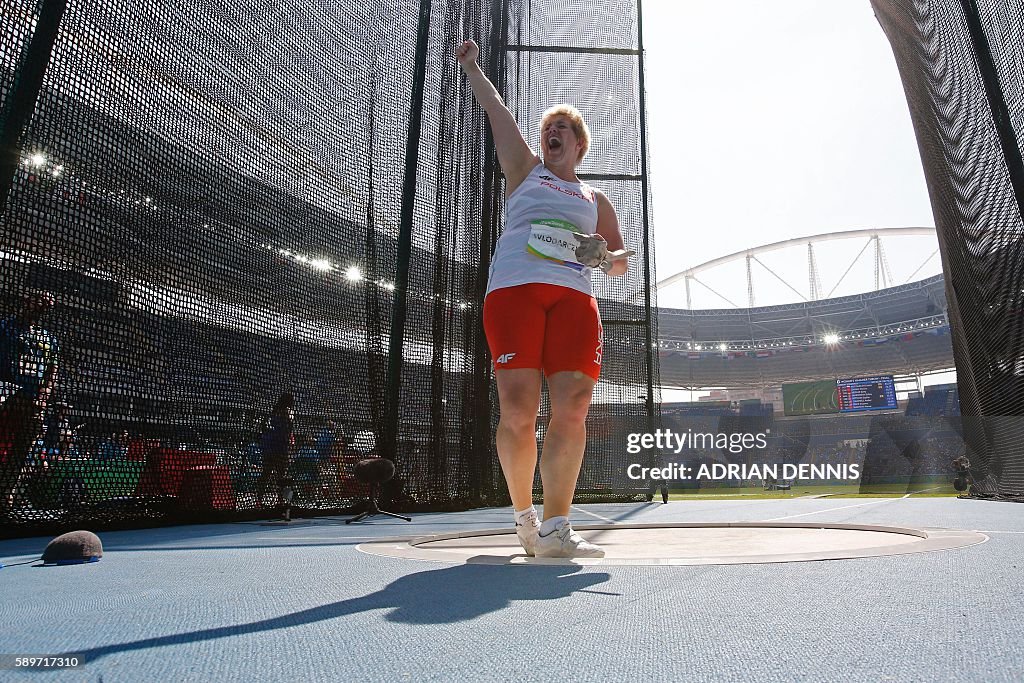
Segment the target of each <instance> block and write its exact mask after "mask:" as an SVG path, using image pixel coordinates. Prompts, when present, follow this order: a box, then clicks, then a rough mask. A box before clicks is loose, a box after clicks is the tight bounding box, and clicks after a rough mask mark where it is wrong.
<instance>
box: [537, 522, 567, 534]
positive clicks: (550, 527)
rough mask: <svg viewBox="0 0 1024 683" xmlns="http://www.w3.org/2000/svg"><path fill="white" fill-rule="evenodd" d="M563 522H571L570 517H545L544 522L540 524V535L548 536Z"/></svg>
mask: <svg viewBox="0 0 1024 683" xmlns="http://www.w3.org/2000/svg"><path fill="white" fill-rule="evenodd" d="M562 522H566V523H568V522H569V518H568V517H552V518H550V519H545V520H544V523H543V524H541V525H540V535H541V536H547V535H548V534H550V533H551V532H552V531H554V530H555V529H557V528H558V525H559V524H561V523H562Z"/></svg>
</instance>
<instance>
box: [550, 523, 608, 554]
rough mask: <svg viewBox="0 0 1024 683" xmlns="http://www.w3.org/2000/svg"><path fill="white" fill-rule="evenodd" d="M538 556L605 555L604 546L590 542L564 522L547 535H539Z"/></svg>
mask: <svg viewBox="0 0 1024 683" xmlns="http://www.w3.org/2000/svg"><path fill="white" fill-rule="evenodd" d="M536 555H537V557H604V548H602V547H601V546H599V545H594V544H593V543H590V542H588V541H586V540H584V538H583V537H582V536H580V535H579V534H578V533H576V532H575V531H573V528H572V526H570V524H569V522H567V521H566V522H562V523H561V524H559V525H558V526H557V527H555V530H554V531H552V532H551V533H550V534H548V535H547V536H540V535H539V534H538V536H537V547H536Z"/></svg>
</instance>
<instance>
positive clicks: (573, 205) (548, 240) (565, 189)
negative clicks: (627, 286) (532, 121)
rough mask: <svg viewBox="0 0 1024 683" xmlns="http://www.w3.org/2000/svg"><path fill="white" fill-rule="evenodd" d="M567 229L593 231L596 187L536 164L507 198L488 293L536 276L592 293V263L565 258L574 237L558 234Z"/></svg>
mask: <svg viewBox="0 0 1024 683" xmlns="http://www.w3.org/2000/svg"><path fill="white" fill-rule="evenodd" d="M566 230H569V231H572V232H582V233H585V234H588V235H591V234H593V233H595V232H597V197H596V196H595V194H594V189H593V188H592V187H590V186H589V185H587V184H586V183H570V182H568V181H565V180H562V179H561V178H559V177H558V176H556V175H555V174H554V173H552V172H551V171H549V170H548V169H547V167H545V166H544V164H542V163H541V164H537V165H536V166H534V167H533V170H532V171H530V174H529V175H528V176H526V180H524V181H523V182H522V184H521V185H520V186H519V187H517V188H516V189H515V190H514V191H513V192H512V195H511V196H510V197H509V198H508V201H507V203H506V206H505V229H504V231H503V232H502V233H501V237H499V238H498V245H497V247H496V248H495V250H494V258H492V259H491V271H490V277H489V279H488V281H487V293H488V294H490V293H491V292H493V291H494V290H496V289H502V288H504V287H515V286H517V285H525V284H530V283H534V282H539V283H544V284H549V285H560V286H562V287H570V288H572V289H575V290H578V291H580V292H583V293H584V294H587V295H590V296H592V295H593V288H592V287H591V284H590V273H591V270H592V269H591V268H587V267H585V266H582V265H580V264H579V263H576V262H573V261H571V260H569V259H571V254H572V249H571V248H570V247H571V245H572V244H574V243H573V242H572V240H571V239H570V240H568V241H563V240H561V239H560V238H559V235H567V234H568V233H567V232H565V231H566ZM558 256H563V257H565V259H559V258H558Z"/></svg>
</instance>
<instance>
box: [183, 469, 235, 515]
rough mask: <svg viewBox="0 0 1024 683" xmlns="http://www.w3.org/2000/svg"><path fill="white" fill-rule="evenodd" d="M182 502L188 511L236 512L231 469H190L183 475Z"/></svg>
mask: <svg viewBox="0 0 1024 683" xmlns="http://www.w3.org/2000/svg"><path fill="white" fill-rule="evenodd" d="M180 502H181V505H182V507H184V508H185V509H188V510H234V509H235V507H236V501H235V489H234V486H232V484H231V471H230V469H229V468H227V467H224V466H223V465H203V466H200V467H190V468H188V469H187V470H185V471H184V472H183V473H182V478H181V496H180Z"/></svg>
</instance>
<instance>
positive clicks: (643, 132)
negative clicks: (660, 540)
mask: <svg viewBox="0 0 1024 683" xmlns="http://www.w3.org/2000/svg"><path fill="white" fill-rule="evenodd" d="M642 4H643V2H642V0H636V19H637V29H636V47H637V52H638V54H637V70H638V73H639V76H640V193H641V204H640V206H641V210H642V213H643V236H644V238H643V239H644V322H645V326H644V341H645V343H646V356H645V357H646V359H647V420H648V423H649V424H650V428H651V430H653V429H655V428H656V425H655V424H654V417H655V415H654V339H653V338H652V336H651V249H650V244H651V234H650V225H649V221H648V215H649V209H648V206H647V97H646V95H645V94H644V15H643V9H642Z"/></svg>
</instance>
